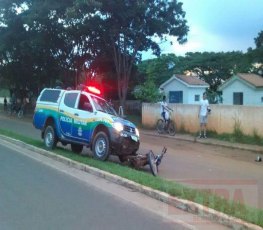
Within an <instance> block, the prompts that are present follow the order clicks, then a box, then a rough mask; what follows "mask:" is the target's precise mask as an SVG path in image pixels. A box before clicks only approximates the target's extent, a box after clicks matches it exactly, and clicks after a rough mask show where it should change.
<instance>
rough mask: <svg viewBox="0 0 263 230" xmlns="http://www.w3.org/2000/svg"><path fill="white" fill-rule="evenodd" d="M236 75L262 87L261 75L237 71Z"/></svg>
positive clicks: (262, 79)
mask: <svg viewBox="0 0 263 230" xmlns="http://www.w3.org/2000/svg"><path fill="white" fill-rule="evenodd" d="M237 76H238V77H240V78H241V79H243V80H245V81H247V82H248V83H250V84H251V85H253V86H255V87H263V77H261V76H259V75H257V74H253V73H238V74H237Z"/></svg>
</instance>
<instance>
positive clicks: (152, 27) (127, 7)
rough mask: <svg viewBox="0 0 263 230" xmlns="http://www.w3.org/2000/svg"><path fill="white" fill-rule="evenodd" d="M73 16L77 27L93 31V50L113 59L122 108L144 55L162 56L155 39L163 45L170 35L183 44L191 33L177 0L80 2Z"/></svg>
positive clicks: (100, 0) (91, 39) (99, 0)
mask: <svg viewBox="0 0 263 230" xmlns="http://www.w3.org/2000/svg"><path fill="white" fill-rule="evenodd" d="M72 12H74V13H75V16H74V19H73V20H74V22H76V24H75V25H74V26H81V25H83V24H84V25H85V24H86V25H87V26H89V30H90V29H91V28H92V33H91V34H89V40H90V41H92V43H93V44H92V45H93V47H94V45H95V47H97V50H102V49H103V50H104V51H105V50H106V51H107V53H108V54H109V55H111V57H112V59H113V61H114V65H115V71H116V75H117V80H118V95H119V99H120V102H121V105H123V104H124V102H125V99H126V96H127V90H128V86H129V82H130V77H131V72H132V68H133V65H134V64H135V63H136V62H137V61H139V60H140V59H141V52H142V51H147V50H149V49H152V51H153V53H154V54H155V55H160V53H161V51H160V47H159V44H158V43H157V42H156V38H159V40H160V41H164V40H166V39H167V37H168V36H169V35H171V36H177V40H178V41H179V42H180V43H183V42H185V41H186V34H187V32H188V27H187V26H186V21H185V19H184V16H185V13H184V11H183V10H182V3H178V2H177V1H175V0H174V1H167V0H145V1H141V0H126V1H123V0H97V1H81V0H79V1H76V4H75V5H74V8H73V10H72ZM84 16H85V18H84ZM81 19H82V20H81ZM78 22H79V23H78Z"/></svg>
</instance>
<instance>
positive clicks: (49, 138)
mask: <svg viewBox="0 0 263 230" xmlns="http://www.w3.org/2000/svg"><path fill="white" fill-rule="evenodd" d="M44 143H45V147H46V148H47V149H54V148H55V147H56V145H57V135H56V132H55V129H54V127H53V126H52V125H48V126H47V127H46V128H45V131H44Z"/></svg>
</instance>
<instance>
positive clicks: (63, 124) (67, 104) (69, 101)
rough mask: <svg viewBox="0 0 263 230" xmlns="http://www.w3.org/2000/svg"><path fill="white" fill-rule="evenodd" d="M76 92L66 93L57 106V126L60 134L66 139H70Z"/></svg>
mask: <svg viewBox="0 0 263 230" xmlns="http://www.w3.org/2000/svg"><path fill="white" fill-rule="evenodd" d="M78 95H79V93H78V92H66V93H65V95H64V97H63V98H62V100H61V103H60V105H59V124H60V130H61V133H62V134H63V135H64V136H65V137H66V138H68V139H71V138H72V125H73V118H74V108H75V106H76V101H77V98H78Z"/></svg>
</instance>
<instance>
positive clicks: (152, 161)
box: [148, 151, 158, 176]
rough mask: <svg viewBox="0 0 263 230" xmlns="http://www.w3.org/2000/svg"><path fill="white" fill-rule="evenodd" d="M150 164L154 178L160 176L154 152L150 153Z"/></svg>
mask: <svg viewBox="0 0 263 230" xmlns="http://www.w3.org/2000/svg"><path fill="white" fill-rule="evenodd" d="M148 164H149V165H150V169H151V172H152V174H153V175H154V176H157V174H158V167H157V165H156V162H155V156H154V154H153V152H152V151H150V152H149V153H148Z"/></svg>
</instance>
